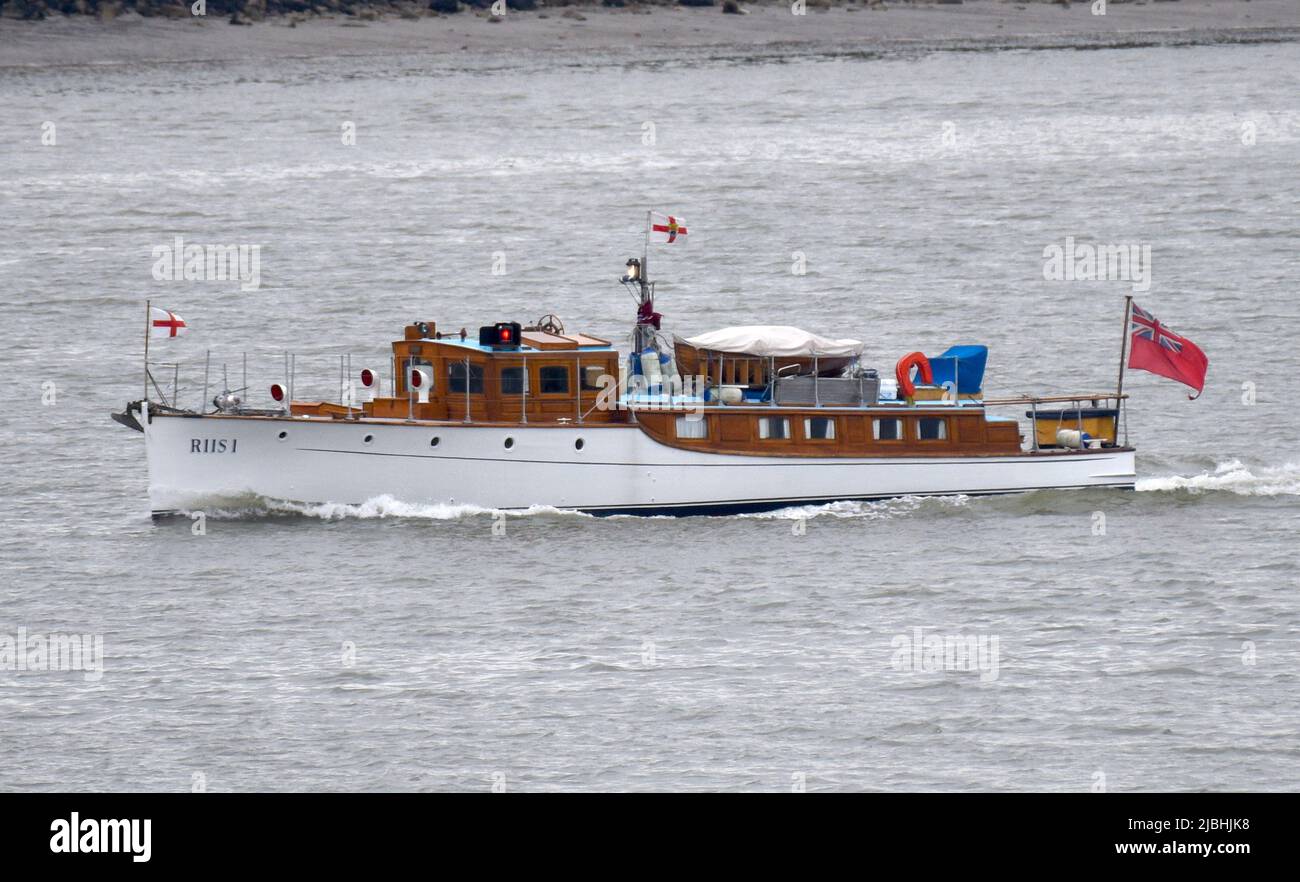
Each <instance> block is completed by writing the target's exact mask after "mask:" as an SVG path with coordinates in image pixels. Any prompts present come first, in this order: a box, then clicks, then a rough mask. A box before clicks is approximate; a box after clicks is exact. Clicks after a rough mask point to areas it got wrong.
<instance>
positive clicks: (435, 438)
mask: <svg viewBox="0 0 1300 882" xmlns="http://www.w3.org/2000/svg"><path fill="white" fill-rule="evenodd" d="M439 440H440V439H439V438H438V436H437V435H434V436H433V437H432V438H430V439H429V446H430V447H437V446H438V441H439Z"/></svg>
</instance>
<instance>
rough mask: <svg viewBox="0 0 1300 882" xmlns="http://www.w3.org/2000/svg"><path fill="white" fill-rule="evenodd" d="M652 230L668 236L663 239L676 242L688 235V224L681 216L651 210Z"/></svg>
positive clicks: (669, 242) (670, 242)
mask: <svg viewBox="0 0 1300 882" xmlns="http://www.w3.org/2000/svg"><path fill="white" fill-rule="evenodd" d="M650 217H651V224H650V230H651V232H654V233H659V234H660V235H662V236H665V237H666V238H665V239H664V240H663V241H665V242H667V243H668V244H670V245H671V244H672V243H673V242H676V241H677V240H678V239H680V238H684V237H685V236H686V224H685V223H684V222H683V221H682V219H681V218H679V217H673V216H672V215H671V214H655V213H654V212H651V214H650Z"/></svg>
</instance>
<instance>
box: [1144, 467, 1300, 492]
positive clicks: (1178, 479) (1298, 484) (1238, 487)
mask: <svg viewBox="0 0 1300 882" xmlns="http://www.w3.org/2000/svg"><path fill="white" fill-rule="evenodd" d="M1137 490H1138V492H1140V493H1141V492H1146V493H1151V492H1156V493H1161V492H1163V493H1189V494H1193V495H1197V494H1202V493H1215V492H1227V493H1234V494H1236V495H1238V496H1300V465H1298V464H1296V463H1292V462H1289V463H1286V464H1285V465H1281V466H1259V467H1257V468H1255V469H1254V470H1252V469H1251V468H1249V467H1247V466H1246V465H1245V464H1243V463H1242V462H1241V461H1240V460H1236V459H1233V460H1228V461H1227V462H1221V463H1219V464H1218V465H1217V466H1215V468H1214V471H1213V472H1202V473H1201V474H1199V475H1192V476H1191V477H1183V476H1181V475H1171V476H1169V477H1163V478H1142V479H1139V480H1138V482H1137Z"/></svg>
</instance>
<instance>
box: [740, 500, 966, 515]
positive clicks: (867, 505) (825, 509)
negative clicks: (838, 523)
mask: <svg viewBox="0 0 1300 882" xmlns="http://www.w3.org/2000/svg"><path fill="white" fill-rule="evenodd" d="M969 502H970V497H969V496H962V495H956V496H900V497H897V498H894V499H881V500H877V501H874V502H852V501H846V502H828V503H826V504H824V505H794V506H790V507H789V508H781V509H777V510H775V511H765V512H756V513H753V514H744V515H739V517H742V518H753V519H756V520H778V521H797V520H800V519H803V518H817V517H832V518H865V519H867V520H875V519H886V518H894V517H900V516H905V515H909V514H912V513H913V512H915V511H916V510H917V509H919V508H921V507H922V506H925V505H928V506H934V507H941V508H951V507H958V506H964V505H966V504H968V503H969Z"/></svg>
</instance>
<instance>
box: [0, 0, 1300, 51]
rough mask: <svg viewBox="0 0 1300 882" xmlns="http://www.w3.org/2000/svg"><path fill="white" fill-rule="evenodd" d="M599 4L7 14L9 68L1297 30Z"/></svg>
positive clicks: (917, 11)
mask: <svg viewBox="0 0 1300 882" xmlns="http://www.w3.org/2000/svg"><path fill="white" fill-rule="evenodd" d="M745 8H746V10H747V12H748V13H749V14H747V15H724V14H722V12H721V8H720V7H718V6H714V7H704V8H683V7H680V6H642V7H635V6H630V7H627V8H603V7H599V6H582V7H565V8H549V9H547V8H539V9H538V10H536V11H528V12H522V11H513V10H511V11H509V12H508V13H507V14H506V15H505V16H502V17H494V16H491V15H490V14H488V13H487V12H486V11H477V12H476V11H472V10H465V11H463V12H461V13H458V14H455V15H443V16H434V17H418V18H410V17H406V18H403V17H401V16H398V15H385V16H379V17H377V18H374V19H373V20H361V19H359V18H357V17H354V16H349V15H345V14H334V15H331V16H314V15H309V16H293V17H286V16H278V17H272V18H268V19H266V20H265V21H261V22H257V23H254V24H251V25H248V26H243V27H237V26H231V25H230V23H229V22H228V21H227V20H226V18H225V17H217V16H209V17H207V18H205V19H167V18H159V17H152V18H143V17H141V16H139V15H137V14H135V13H127V14H124V15H122V16H119V17H117V18H115V19H113V20H110V21H103V20H99V19H95V18H90V17H84V16H73V17H53V18H48V19H46V20H43V21H22V20H13V19H7V18H5V19H0V67H13V66H18V67H64V66H72V65H115V64H135V63H180V62H204V61H218V60H257V59H270V58H284V57H299V58H313V57H322V58H323V57H334V56H385V55H405V54H425V53H457V52H473V53H478V54H483V53H494V52H499V53H520V52H525V53H530V54H531V53H545V52H584V51H625V50H626V51H632V52H635V53H637V54H638V55H643V54H645V53H647V52H650V53H653V52H654V51H655V50H669V49H681V48H691V47H710V46H717V47H737V48H741V47H749V48H753V49H765V48H766V49H773V50H774V49H778V48H785V49H788V50H791V49H792V50H794V51H799V50H800V49H811V48H813V47H820V48H824V49H830V50H834V49H840V50H846V49H853V48H860V49H869V48H875V47H880V48H888V47H890V46H907V45H918V46H921V47H925V46H934V47H935V48H945V47H949V48H961V47H965V46H971V45H975V46H998V45H1006V46H1010V47H1041V46H1109V45H1132V44H1134V43H1150V42H1170V43H1189V42H1196V43H1200V42H1234V41H1269V40H1279V39H1281V40H1300V4H1297V3H1296V0H1178V2H1141V0H1139V2H1130V3H1117V2H1115V0H1110V2H1109V4H1108V7H1107V10H1106V14H1105V15H1094V14H1093V13H1092V11H1091V6H1090V4H1088V3H1074V4H1071V5H1069V6H1068V7H1066V6H1062V5H1058V4H1055V3H1043V2H1035V0H1019V2H1017V0H967V2H966V3H963V4H960V5H948V4H936V3H933V2H924V3H900V2H893V0H887V8H879V7H877V8H868V7H867V6H865V5H862V4H860V3H852V4H850V3H844V2H843V0H838V2H837V5H836V6H833V7H831V8H829V9H818V8H809V9H808V11H807V14H806V15H802V16H795V15H792V14H791V12H790V7H789V6H788V5H787V4H784V3H781V4H776V5H755V6H748V7H745Z"/></svg>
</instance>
